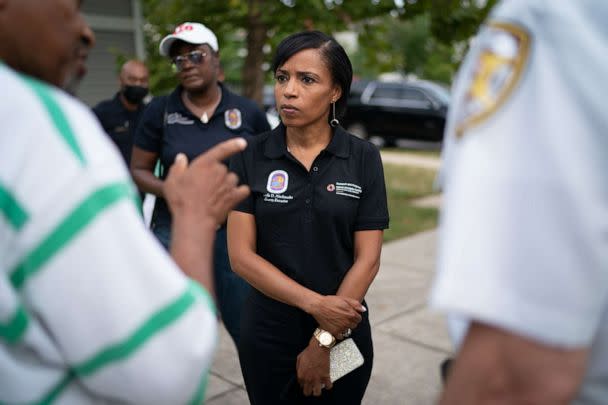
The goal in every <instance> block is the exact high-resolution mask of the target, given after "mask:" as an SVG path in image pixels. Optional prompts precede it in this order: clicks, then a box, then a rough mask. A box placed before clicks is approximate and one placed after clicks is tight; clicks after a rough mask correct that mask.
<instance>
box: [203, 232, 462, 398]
mask: <svg viewBox="0 0 608 405" xmlns="http://www.w3.org/2000/svg"><path fill="white" fill-rule="evenodd" d="M436 238H437V236H436V231H428V232H424V233H420V234H417V235H414V236H412V237H409V238H406V239H401V240H397V241H394V242H389V243H387V244H385V245H384V246H383V250H382V261H381V265H380V272H379V273H378V276H377V277H376V280H375V281H374V283H373V284H372V287H371V289H370V291H369V293H368V295H367V298H366V299H367V303H368V306H369V309H370V320H371V323H372V333H373V337H374V352H375V359H374V368H373V372H372V378H371V381H370V383H369V386H368V389H367V393H366V396H365V399H364V401H363V404H364V405H393V404H394V405H426V404H433V403H434V401H435V399H436V397H437V395H438V392H439V389H440V385H441V384H440V380H439V363H440V362H441V361H442V360H443V359H444V358H445V357H447V356H448V355H449V353H450V351H451V345H450V342H449V339H448V336H447V332H446V329H445V325H444V321H443V318H442V317H441V316H439V315H438V314H436V313H433V312H431V311H429V310H428V309H427V305H426V302H427V295H428V290H429V287H430V285H431V282H432V278H433V274H434V268H435V252H436V249H435V244H436ZM207 404H209V405H246V404H248V401H247V394H246V393H245V390H244V387H243V379H242V376H241V372H240V368H239V364H238V358H237V355H236V351H235V349H234V346H233V344H232V341H231V340H230V338H229V337H228V334H227V333H226V332H225V331H224V330H223V328H222V334H221V337H220V345H219V350H218V353H217V356H216V359H215V362H214V365H213V368H212V372H211V377H210V380H209V387H208V391H207Z"/></svg>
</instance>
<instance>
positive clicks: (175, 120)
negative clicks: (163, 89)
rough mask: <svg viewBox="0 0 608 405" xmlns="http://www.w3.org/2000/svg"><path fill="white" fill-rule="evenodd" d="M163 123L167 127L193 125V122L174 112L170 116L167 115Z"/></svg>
mask: <svg viewBox="0 0 608 405" xmlns="http://www.w3.org/2000/svg"><path fill="white" fill-rule="evenodd" d="M165 121H166V122H167V125H173V124H179V125H193V124H194V121H193V120H191V119H188V117H184V116H183V115H181V114H180V113H178V112H174V113H171V114H167V116H166V118H165Z"/></svg>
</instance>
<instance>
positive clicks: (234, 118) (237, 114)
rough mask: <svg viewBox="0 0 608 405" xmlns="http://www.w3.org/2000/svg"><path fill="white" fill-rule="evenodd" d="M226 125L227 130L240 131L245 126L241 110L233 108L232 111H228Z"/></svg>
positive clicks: (225, 117)
mask: <svg viewBox="0 0 608 405" xmlns="http://www.w3.org/2000/svg"><path fill="white" fill-rule="evenodd" d="M224 123H225V124H226V127H227V128H230V129H239V128H240V127H241V125H242V124H243V119H242V118H241V110H239V109H238V108H231V109H230V110H226V112H225V113H224Z"/></svg>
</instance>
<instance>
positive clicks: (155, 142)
mask: <svg viewBox="0 0 608 405" xmlns="http://www.w3.org/2000/svg"><path fill="white" fill-rule="evenodd" d="M166 105H167V96H164V97H157V98H155V99H154V100H152V102H150V104H148V106H147V107H146V109H145V110H144V112H143V115H142V117H141V120H140V121H139V125H138V126H137V130H136V131H135V139H134V145H135V146H137V147H139V148H141V149H143V150H145V151H148V152H158V153H160V149H161V146H162V138H163V124H164V119H165V117H164V116H165V109H166V107H165V106H166Z"/></svg>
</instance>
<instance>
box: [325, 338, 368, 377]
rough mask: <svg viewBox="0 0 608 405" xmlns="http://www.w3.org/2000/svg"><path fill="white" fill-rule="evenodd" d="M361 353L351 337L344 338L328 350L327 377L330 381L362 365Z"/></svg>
mask: <svg viewBox="0 0 608 405" xmlns="http://www.w3.org/2000/svg"><path fill="white" fill-rule="evenodd" d="M363 361H364V360H363V355H362V354H361V351H360V350H359V348H358V347H357V345H356V344H355V341H354V340H353V339H352V338H349V339H344V340H343V341H341V342H340V343H338V344H337V345H335V346H334V347H332V348H331V350H330V352H329V378H330V379H331V382H332V383H333V382H335V381H336V380H338V379H340V378H342V377H344V376H345V375H346V374H348V373H350V372H351V371H353V370H355V369H356V368H358V367H361V366H362V365H363Z"/></svg>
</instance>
